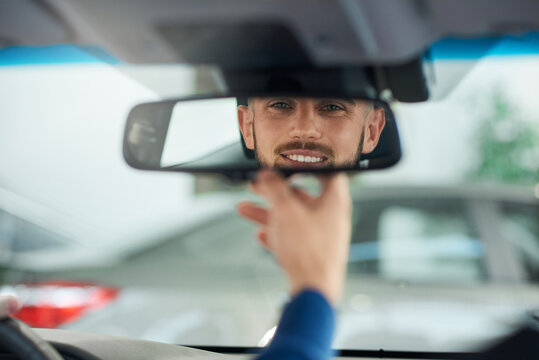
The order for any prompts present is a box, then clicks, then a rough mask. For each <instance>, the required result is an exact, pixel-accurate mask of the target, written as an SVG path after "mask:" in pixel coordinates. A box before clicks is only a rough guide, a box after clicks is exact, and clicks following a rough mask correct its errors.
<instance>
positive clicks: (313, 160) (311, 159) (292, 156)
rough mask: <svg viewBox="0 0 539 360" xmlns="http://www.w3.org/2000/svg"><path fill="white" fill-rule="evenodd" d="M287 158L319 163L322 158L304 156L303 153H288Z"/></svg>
mask: <svg viewBox="0 0 539 360" xmlns="http://www.w3.org/2000/svg"><path fill="white" fill-rule="evenodd" d="M286 157H287V158H289V159H290V160H294V161H298V162H306V163H307V162H308V163H317V162H321V161H322V158H319V157H316V156H303V155H295V154H294V155H286Z"/></svg>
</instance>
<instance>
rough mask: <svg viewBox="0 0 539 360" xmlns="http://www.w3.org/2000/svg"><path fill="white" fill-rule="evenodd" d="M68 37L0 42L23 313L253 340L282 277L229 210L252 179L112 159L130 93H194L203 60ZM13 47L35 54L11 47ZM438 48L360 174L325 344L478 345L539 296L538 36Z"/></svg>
mask: <svg viewBox="0 0 539 360" xmlns="http://www.w3.org/2000/svg"><path fill="white" fill-rule="evenodd" d="M527 39H528V40H530V39H532V40H533V39H534V38H533V37H529V38H527ZM534 44H535V45H534ZM491 45H492V44H491ZM533 46H535V47H533ZM57 49H58V48H56V50H54V48H53V49H52V50H53V52H54V51H57ZM62 49H63V51H64V52H63V53H62V54H63V56H64V57H65V59H66V61H65V62H58V61H48V60H47V59H50V54H51V53H50V51H51V48H26V49H18V50H17V49H12V50H10V51H11V52H10V53H9V54H8V55H9V56H8V55H6V54H7V53H6V52H4V53H3V55H4V57H2V56H0V58H2V59H3V60H2V65H3V66H1V67H0V83H1V84H2V87H1V92H2V99H3V106H2V107H1V108H0V117H1V118H2V122H1V123H0V153H1V154H2V155H1V157H0V260H1V262H0V276H1V278H0V281H1V286H2V288H1V291H2V292H16V293H18V294H19V296H21V298H22V299H23V303H24V307H23V309H22V310H21V311H20V313H19V314H18V317H19V318H21V319H22V320H24V321H26V322H28V323H29V324H30V325H32V326H35V327H52V328H64V329H73V330H79V331H85V332H94V333H103V334H111V335H122V336H129V337H135V338H142V339H149V340H156V341H162V342H169V343H175V344H184V345H208V346H245V347H256V346H264V345H265V344H266V343H267V342H268V341H269V340H270V339H271V336H272V334H273V331H274V329H275V325H276V324H277V322H278V319H279V314H280V311H281V309H282V306H283V305H284V304H285V303H286V301H287V299H288V295H287V293H286V291H285V290H286V284H285V278H284V276H283V274H282V272H281V271H280V270H279V267H278V266H277V264H276V263H275V261H274V260H273V259H272V257H271V256H270V255H269V254H268V253H267V252H265V251H264V250H263V249H262V248H260V247H259V246H258V244H257V242H256V238H255V231H256V229H255V227H254V226H253V225H252V224H249V223H248V222H247V221H245V220H243V219H240V217H239V216H238V214H237V212H236V210H235V206H236V204H237V203H238V202H239V201H241V200H245V199H246V198H250V197H252V195H251V194H250V193H249V192H248V190H247V187H246V184H236V185H234V184H230V183H227V182H226V181H223V180H222V179H220V178H216V177H194V176H192V175H186V174H180V175H178V174H168V173H150V172H142V171H136V170H134V169H131V168H129V167H128V166H127V165H126V164H125V162H124V160H123V158H122V146H121V144H122V135H123V127H124V124H125V120H126V118H127V114H128V112H129V110H130V109H131V108H132V107H133V106H134V105H136V104H138V103H140V102H145V101H152V100H157V99H161V98H164V97H167V96H170V95H171V94H174V95H175V96H181V95H187V94H193V93H196V92H200V91H201V88H200V83H201V76H204V75H203V74H204V73H205V72H206V71H208V70H207V69H197V68H193V67H188V66H185V65H155V66H140V67H137V68H136V69H131V70H129V71H127V70H126V68H125V67H122V65H118V64H113V61H107V62H102V61H96V60H95V59H99V58H100V57H99V56H97V57H95V56H94V57H92V56H89V55H88V53H85V52H79V53H77V50H76V48H72V47H69V46H68V47H62ZM519 49H520V50H519ZM522 49H525V50H522ZM530 49H531V50H530ZM17 51H19V52H18V53H17ZM24 52H30V53H31V57H32V58H33V59H38V58H39V56H42V59H43V61H32V62H28V61H23V62H24V64H21V63H20V61H18V60H17V59H21V58H24V56H23V55H21V54H24ZM56 54H57V52H56ZM459 54H460V55H459ZM0 55H2V53H0ZM449 55H451V54H450V53H449ZM449 55H448V53H447V52H445V53H441V52H440V53H437V52H436V46H434V47H433V48H432V53H431V59H432V60H431V61H432V63H431V65H429V66H431V70H433V71H434V70H435V71H434V75H436V76H435V78H434V81H435V84H437V86H438V90H436V91H438V92H435V94H434V95H435V96H434V97H433V100H431V101H429V102H426V103H416V104H405V103H393V104H392V106H393V110H394V112H395V117H396V120H397V123H398V127H399V130H400V135H401V141H402V148H403V157H402V160H401V161H400V163H399V164H398V165H397V166H395V167H393V168H391V169H389V170H383V171H372V172H367V173H361V174H357V175H354V176H353V177H352V178H351V184H352V193H353V200H354V216H353V227H354V228H353V237H352V246H351V251H350V259H349V266H348V271H349V276H348V280H347V284H346V291H345V296H344V299H343V301H342V302H341V305H340V307H339V310H338V330H337V334H336V337H335V340H334V347H335V348H339V349H376V350H377V349H385V350H403V351H404V350H412V351H448V352H454V351H470V350H477V349H481V348H482V347H484V346H485V345H486V344H489V343H490V342H491V341H493V340H494V339H496V338H498V337H500V336H503V335H505V334H508V333H509V332H511V331H512V330H513V329H515V327H516V326H518V325H519V324H520V322H521V320H522V318H523V315H524V314H525V313H526V312H527V311H529V310H534V309H537V308H538V307H539V222H538V219H539V210H538V209H539V204H538V202H539V200H538V199H539V101H537V94H539V49H538V48H537V42H531V43H530V42H529V41H526V38H524V39H516V40H515V39H511V38H508V39H502V40H499V41H497V42H496V43H495V44H494V45H492V46H490V47H489V50H488V52H487V53H486V56H485V57H484V58H482V59H481V60H479V61H477V59H476V58H473V59H470V58H469V57H466V56H464V55H462V53H456V54H453V55H452V56H449ZM26 58H28V57H26ZM76 59H78V60H76ZM47 62H51V63H49V64H47ZM134 73H136V76H135V75H133V74H134ZM201 74H202V75H201ZM456 74H458V76H457V75H456ZM456 78H458V79H459V81H453V82H452V85H451V86H443V84H444V81H449V80H455V79H456ZM444 79H445V80H444ZM436 81H437V82H436ZM435 86H436V85H435ZM157 89H159V90H157ZM445 93H447V95H446V96H443V95H445ZM208 131H212V130H211V129H208ZM209 138H211V136H210V137H209ZM200 141H204V139H200ZM304 181H305V183H306V184H307V185H309V184H310V183H309V181H310V179H309V178H307V179H306V180H304Z"/></svg>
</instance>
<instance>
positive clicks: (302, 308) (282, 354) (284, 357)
mask: <svg viewBox="0 0 539 360" xmlns="http://www.w3.org/2000/svg"><path fill="white" fill-rule="evenodd" d="M334 329H335V312H334V310H333V308H332V307H331V305H330V304H329V303H328V301H327V300H326V298H325V297H324V296H322V294H320V293H319V292H317V291H313V290H306V291H303V292H301V293H299V294H298V295H297V296H295V297H294V298H293V299H292V300H291V301H290V302H289V303H288V305H287V306H286V307H285V309H284V311H283V315H282V316H281V320H280V321H279V325H278V327H277V330H276V331H275V335H274V337H273V340H272V341H271V343H270V345H269V346H268V347H267V348H266V349H265V350H264V351H263V352H262V353H261V354H260V355H259V356H258V358H257V359H258V360H273V359H280V360H299V359H301V360H307V359H308V360H327V359H329V358H331V356H332V351H331V342H332V340H333V332H334Z"/></svg>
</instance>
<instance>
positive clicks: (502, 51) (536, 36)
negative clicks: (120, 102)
mask: <svg viewBox="0 0 539 360" xmlns="http://www.w3.org/2000/svg"><path fill="white" fill-rule="evenodd" d="M486 55H488V56H494V57H496V56H515V55H516V56H519V55H539V31H533V32H528V33H526V34H522V35H511V36H490V37H483V38H473V39H463V38H445V39H442V40H439V41H437V42H435V43H434V44H433V45H432V46H431V47H430V48H429V49H428V51H427V57H428V58H430V59H431V60H437V59H441V60H443V59H447V60H474V59H479V58H481V57H483V56H486ZM69 63H73V64H77V63H106V64H120V63H121V61H120V60H118V59H116V58H115V57H114V56H112V55H111V54H109V53H107V52H106V51H104V50H102V49H100V48H98V47H92V46H76V45H68V44H64V45H50V46H12V47H7V48H3V49H0V66H9V65H46V64H69Z"/></svg>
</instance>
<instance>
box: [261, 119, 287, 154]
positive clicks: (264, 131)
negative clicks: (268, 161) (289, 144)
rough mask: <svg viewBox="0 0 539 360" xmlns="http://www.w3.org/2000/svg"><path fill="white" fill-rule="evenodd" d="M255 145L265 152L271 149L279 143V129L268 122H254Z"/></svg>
mask: <svg viewBox="0 0 539 360" xmlns="http://www.w3.org/2000/svg"><path fill="white" fill-rule="evenodd" d="M255 133H256V146H257V148H258V149H259V150H260V151H264V152H265V153H266V152H268V151H271V150H272V149H273V148H274V147H275V145H277V144H278V143H279V139H280V138H281V134H280V132H279V129H278V128H277V127H276V126H275V125H274V124H271V123H270V122H267V121H257V122H255Z"/></svg>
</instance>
